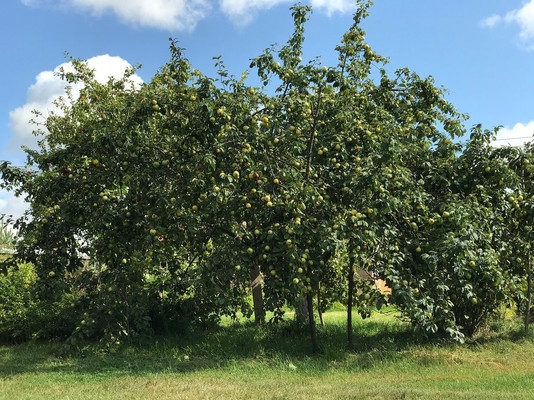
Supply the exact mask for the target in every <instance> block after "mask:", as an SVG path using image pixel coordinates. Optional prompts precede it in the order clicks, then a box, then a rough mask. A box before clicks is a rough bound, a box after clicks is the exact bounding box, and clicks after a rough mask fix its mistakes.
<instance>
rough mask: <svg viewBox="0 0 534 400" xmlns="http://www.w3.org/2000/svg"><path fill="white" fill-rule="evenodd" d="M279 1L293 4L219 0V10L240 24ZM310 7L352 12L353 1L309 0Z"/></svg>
mask: <svg viewBox="0 0 534 400" xmlns="http://www.w3.org/2000/svg"><path fill="white" fill-rule="evenodd" d="M281 3H290V4H293V3H294V1H292V0H220V1H219V4H220V8H221V11H222V12H223V13H224V14H226V15H228V16H229V17H230V18H231V19H232V20H234V21H237V22H238V23H239V24H240V25H242V24H246V23H248V22H250V21H251V20H252V19H253V18H254V16H255V15H256V14H257V13H258V11H261V10H268V9H270V8H272V7H275V6H277V5H279V4H281ZM310 3H311V5H312V7H313V8H314V9H316V10H323V11H325V12H326V13H327V14H328V15H331V14H333V13H335V12H340V13H347V12H354V11H355V9H356V7H355V2H354V1H353V0H311V1H310Z"/></svg>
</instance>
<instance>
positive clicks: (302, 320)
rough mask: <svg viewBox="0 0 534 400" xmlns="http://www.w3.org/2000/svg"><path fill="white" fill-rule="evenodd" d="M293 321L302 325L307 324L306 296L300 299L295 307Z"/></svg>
mask: <svg viewBox="0 0 534 400" xmlns="http://www.w3.org/2000/svg"><path fill="white" fill-rule="evenodd" d="M295 321H296V322H297V323H298V324H302V325H307V324H308V323H309V313H308V300H307V299H306V296H303V297H301V298H300V299H299V300H298V303H297V304H296V305H295Z"/></svg>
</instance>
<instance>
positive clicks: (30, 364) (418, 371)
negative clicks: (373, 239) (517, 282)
mask: <svg viewBox="0 0 534 400" xmlns="http://www.w3.org/2000/svg"><path fill="white" fill-rule="evenodd" d="M343 318H344V314H343V313H341V312H330V313H327V314H326V326H325V327H320V329H319V337H320V340H321V342H322V343H323V348H322V352H321V353H320V354H318V355H311V354H310V352H309V350H310V346H309V343H308V338H307V335H306V332H305V331H304V332H301V331H299V330H295V329H293V328H291V327H289V326H287V325H285V326H282V327H279V328H275V329H273V328H267V327H255V326H253V325H250V324H240V325H236V324H231V323H226V324H225V325H224V326H222V327H221V328H220V329H217V330H215V331H210V332H196V333H195V334H189V335H183V336H177V337H174V338H162V339H159V340H153V341H151V342H144V343H138V344H136V345H135V346H134V345H129V346H122V347H120V348H118V349H116V350H115V351H112V352H108V353H104V352H99V351H96V350H94V349H92V350H91V349H90V350H88V351H86V352H85V353H82V354H79V355H76V356H60V355H59V354H61V353H60V352H59V350H60V345H58V344H37V343H29V344H23V345H18V346H9V347H0V399H2V400H3V399H9V400H12V399H81V400H85V399H195V400H200V399H450V398H454V399H486V400H488V399H533V398H534V340H532V337H529V338H524V337H521V335H518V334H517V333H514V332H516V331H514V330H509V329H505V332H504V333H502V334H499V335H497V334H486V335H484V336H482V337H480V338H478V339H477V340H474V341H472V342H470V343H467V344H464V345H456V344H446V343H442V344H436V343H425V342H424V341H422V340H420V339H419V338H418V337H417V336H415V335H413V334H412V333H411V332H410V331H409V329H408V327H407V326H405V325H404V324H402V323H401V322H399V321H398V320H396V319H395V318H393V317H392V316H391V314H390V313H382V314H380V313H376V314H375V315H374V316H373V317H372V318H371V319H368V320H365V321H361V320H359V319H357V321H358V325H356V327H355V328H356V343H357V350H356V351H355V352H352V353H347V352H346V351H345V328H344V326H343Z"/></svg>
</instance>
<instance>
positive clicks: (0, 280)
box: [0, 263, 37, 341]
mask: <svg viewBox="0 0 534 400" xmlns="http://www.w3.org/2000/svg"><path fill="white" fill-rule="evenodd" d="M2 271H3V273H0V340H2V341H6V340H7V341H12V340H15V339H17V338H20V337H21V336H25V334H24V331H25V330H26V329H25V323H24V322H23V321H26V320H27V316H28V312H29V310H30V308H31V307H32V304H33V300H32V296H31V289H32V286H33V285H34V284H35V281H36V278H37V275H36V273H35V270H34V267H33V265H31V264H20V265H17V266H7V264H6V263H4V266H3V268H2Z"/></svg>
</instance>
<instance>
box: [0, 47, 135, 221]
mask: <svg viewBox="0 0 534 400" xmlns="http://www.w3.org/2000/svg"><path fill="white" fill-rule="evenodd" d="M87 65H88V66H89V68H91V69H93V70H94V71H95V79H97V80H98V81H99V82H102V83H105V82H107V81H108V79H109V77H110V76H113V77H114V78H117V79H119V78H121V77H123V75H124V71H125V70H126V69H128V68H130V67H131V65H130V64H129V63H128V62H127V61H126V60H124V59H122V58H120V57H112V56H109V55H101V56H96V57H93V58H90V59H88V60H87ZM61 68H63V69H64V70H65V71H67V72H68V71H72V70H73V67H72V64H70V63H63V64H61V65H58V66H57V67H56V68H54V70H52V71H43V72H40V73H39V74H38V75H37V76H36V77H35V83H34V84H33V85H31V86H30V87H29V88H28V94H27V102H26V104H24V105H23V106H21V107H18V108H16V109H14V110H12V111H11V112H10V113H9V125H10V128H11V132H12V136H11V138H10V139H9V141H8V143H7V147H6V148H5V149H3V150H2V158H5V159H8V160H10V161H11V162H12V163H13V164H14V165H22V164H23V163H24V159H25V157H24V154H23V152H22V150H21V146H23V145H24V146H27V147H29V148H36V146H37V140H38V139H39V138H38V137H36V136H34V135H33V133H32V132H33V130H34V129H35V128H36V127H35V125H34V124H32V123H30V120H31V119H32V118H35V115H34V114H33V111H34V110H37V111H39V112H41V113H42V115H43V117H46V116H47V115H48V113H49V112H50V111H57V108H56V107H55V106H54V104H53V102H54V100H56V99H57V98H59V97H60V96H62V95H64V94H65V86H66V82H65V81H63V80H61V78H60V77H59V76H58V75H57V73H58V72H59V71H60V69H61ZM131 79H132V81H133V82H134V83H135V84H136V85H138V84H141V83H142V80H141V78H140V77H139V76H138V75H134V76H132V77H131ZM79 89H80V88H79V87H78V88H73V93H74V94H75V95H76V91H77V90H79ZM41 122H42V121H41ZM25 208H26V203H24V201H23V200H22V199H19V198H16V197H15V196H14V195H13V193H11V192H6V191H0V214H3V213H5V214H15V215H16V216H21V215H22V212H23V211H24V209H25Z"/></svg>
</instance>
